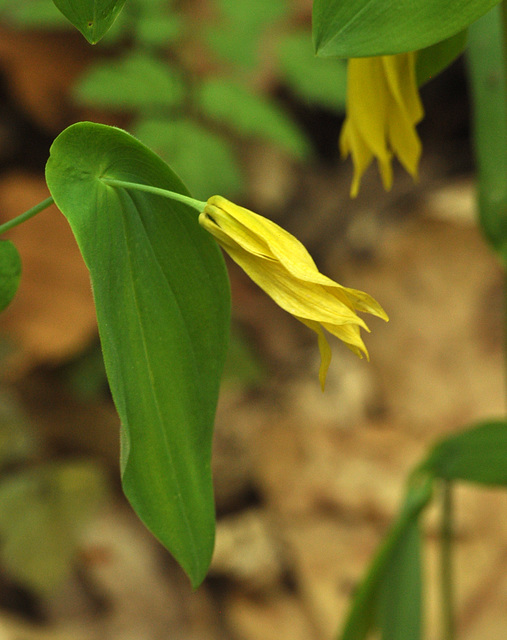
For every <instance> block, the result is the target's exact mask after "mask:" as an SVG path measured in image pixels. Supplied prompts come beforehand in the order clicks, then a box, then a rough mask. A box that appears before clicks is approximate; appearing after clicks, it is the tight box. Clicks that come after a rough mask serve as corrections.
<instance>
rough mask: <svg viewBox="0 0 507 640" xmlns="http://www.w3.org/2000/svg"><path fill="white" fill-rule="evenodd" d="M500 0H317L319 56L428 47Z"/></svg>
mask: <svg viewBox="0 0 507 640" xmlns="http://www.w3.org/2000/svg"><path fill="white" fill-rule="evenodd" d="M498 1H499V0H354V1H353V2H344V1H343V0H314V3H313V39H314V45H315V51H316V52H317V54H318V55H320V56H339V57H342V58H359V57H362V56H378V55H386V54H393V53H401V52H404V51H415V50H417V49H423V48H424V47H429V46H430V45H432V44H435V43H436V42H440V41H441V40H445V39H446V38H450V37H451V36H453V35H455V34H456V33H458V32H459V31H462V30H463V29H465V28H466V27H468V25H469V24H471V23H472V22H474V21H475V20H477V19H478V18H479V17H480V16H482V15H483V14H485V13H486V12H487V11H488V10H489V9H491V8H492V7H494V6H495V5H496V4H498Z"/></svg>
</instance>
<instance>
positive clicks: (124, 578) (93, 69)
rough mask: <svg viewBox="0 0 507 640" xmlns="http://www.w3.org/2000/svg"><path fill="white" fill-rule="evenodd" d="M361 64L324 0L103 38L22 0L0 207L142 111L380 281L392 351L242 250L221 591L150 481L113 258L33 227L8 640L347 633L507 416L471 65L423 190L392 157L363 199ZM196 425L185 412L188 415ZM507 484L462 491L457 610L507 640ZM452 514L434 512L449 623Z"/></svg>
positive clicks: (19, 395) (21, 328)
mask: <svg viewBox="0 0 507 640" xmlns="http://www.w3.org/2000/svg"><path fill="white" fill-rule="evenodd" d="M345 93H346V64H345V63H344V62H343V61H339V60H317V59H315V58H314V57H313V49H312V43H311V3H310V2H309V0H292V1H290V0H269V1H268V0H256V1H255V2H254V1H253V0H241V2H233V1H232V0H195V1H191V2H187V3H184V4H183V3H178V2H170V1H168V0H127V3H126V5H125V8H124V10H123V12H122V13H121V14H120V17H119V19H118V21H117V22H116V23H115V25H114V27H113V29H112V30H111V32H110V33H109V34H108V35H107V36H106V37H105V38H104V40H103V41H102V42H101V43H100V44H98V45H96V46H94V47H91V46H90V45H88V44H87V43H86V42H85V40H84V39H83V38H82V36H81V35H80V34H79V33H77V32H76V31H75V30H74V29H73V28H72V27H71V26H70V25H69V24H68V23H67V21H66V20H65V19H64V18H63V17H62V16H60V14H59V12H58V11H57V10H56V9H55V8H54V6H53V4H52V2H50V0H0V220H1V221H6V220H8V219H10V218H12V217H14V216H16V215H18V214H20V213H22V212H23V211H24V210H26V209H28V208H30V207H31V206H33V205H34V204H36V203H38V202H39V201H40V200H42V199H44V198H46V197H47V195H48V193H47V189H46V186H45V182H44V166H45V162H46V160H47V157H48V153H49V146H50V144H51V142H52V140H53V139H54V138H55V137H56V136H57V135H58V133H60V131H61V130H62V129H64V128H65V127H66V126H68V125H70V124H72V123H73V122H77V121H80V120H92V121H96V122H102V123H105V124H112V125H117V126H121V127H123V128H125V129H127V130H128V131H129V132H131V133H133V134H134V135H136V136H138V137H139V138H140V139H141V140H142V141H143V142H144V143H145V144H147V145H148V146H150V147H152V148H153V149H154V150H155V151H156V152H157V153H159V154H160V155H161V156H163V157H164V159H165V160H166V161H167V162H169V164H170V165H171V167H172V168H173V169H174V170H175V171H176V172H177V173H178V174H179V175H180V177H181V178H182V179H183V181H184V182H185V183H186V184H187V186H188V187H189V189H190V191H191V192H192V194H193V195H194V196H195V197H196V198H200V199H207V198H208V197H209V196H211V195H213V194H215V193H218V194H221V195H223V196H225V197H227V198H229V199H231V200H234V201H236V202H237V203H240V204H242V205H244V206H247V207H248V208H250V209H252V210H254V211H257V212H259V213H261V214H262V215H264V216H266V217H269V218H271V219H274V220H276V221H277V222H278V223H280V224H282V225H283V226H284V227H285V228H287V229H288V230H289V231H291V232H292V233H293V234H294V235H296V236H297V237H298V238H300V239H301V240H302V241H303V242H304V244H305V245H306V246H307V248H308V249H309V251H310V252H311V253H312V255H313V256H314V258H315V259H316V262H317V264H318V265H319V267H320V269H321V271H323V272H324V273H326V274H328V275H329V276H331V277H332V278H334V279H336V280H337V281H338V282H340V283H341V284H343V285H345V286H350V287H354V288H358V289H362V290H364V291H367V292H368V293H370V294H371V295H372V296H374V297H375V298H376V299H377V300H379V302H380V303H381V304H382V305H383V306H384V308H385V309H386V311H387V312H388V314H389V316H390V319H391V320H390V323H389V324H387V325H385V324H384V323H383V322H381V321H379V320H376V319H371V320H369V322H368V324H369V326H370V328H371V330H372V333H371V335H367V336H366V339H365V340H366V343H367V346H368V349H369V351H370V357H371V362H370V363H367V362H365V361H364V360H358V359H357V358H356V357H355V356H354V355H353V354H352V353H350V352H349V351H348V350H347V349H346V348H345V347H344V346H343V345H342V344H341V343H339V342H338V341H334V343H333V344H332V348H333V361H332V364H331V368H330V372H329V376H328V383H327V388H326V392H325V393H324V394H322V392H321V391H320V386H319V382H318V376H317V373H318V365H319V354H318V349H317V344H316V341H315V340H314V337H313V334H311V332H309V331H308V330H307V329H306V328H305V327H303V326H302V325H300V323H298V322H296V321H295V320H294V319H293V318H292V317H290V316H288V315H285V314H284V312H283V311H281V310H280V309H279V308H278V307H276V306H275V304H274V303H272V302H271V300H270V299H268V298H267V297H266V296H265V295H264V294H263V293H262V292H261V291H260V290H258V289H257V288H256V287H255V285H254V284H253V283H251V282H250V281H249V280H248V278H247V277H246V276H245V275H244V274H243V273H242V272H241V271H239V270H238V269H237V268H236V267H235V265H233V264H229V263H228V266H229V268H230V277H231V284H232V291H233V326H232V338H231V345H230V352H229V360H228V363H227V367H226V372H225V376H224V383H223V388H222V393H221V399H220V405H219V410H218V416H217V422H216V435H215V446H214V458H213V467H214V477H215V487H216V505H217V513H218V530H217V544H216V552H215V557H214V561H213V564H212V568H211V571H210V574H209V577H208V578H207V579H206V581H205V583H204V585H203V586H202V587H201V588H200V589H199V590H198V591H197V592H195V593H193V592H192V590H191V588H190V585H189V583H188V580H187V579H186V577H185V576H184V575H183V574H182V572H181V570H180V569H179V568H178V567H177V566H176V564H175V563H174V561H173V560H172V559H171V558H170V556H169V555H168V554H167V552H165V551H164V549H162V547H161V546H160V545H159V544H158V543H157V541H156V540H155V539H154V538H153V537H152V536H151V535H150V534H149V533H148V532H147V531H146V530H145V529H144V527H143V525H142V524H141V523H140V522H139V521H138V519H137V517H136V516H135V514H134V513H133V512H132V510H131V509H130V507H129V505H128V504H127V502H126V500H125V499H124V498H123V496H122V493H121V489H120V481H119V469H118V455H119V436H118V432H119V424H118V419H117V416H116V413H115V410H114V407H113V404H112V402H111V398H110V395H109V392H108V388H107V382H106V378H105V374H104V369H103V364H102V359H101V354H100V348H99V345H98V338H97V329H96V322H95V313H94V307H93V302H92V297H91V291H90V285H89V280H88V275H87V271H86V268H85V266H84V263H83V262H82V259H81V257H80V254H79V252H78V249H77V246H76V244H75V242H74V240H73V237H72V235H71V233H70V230H69V228H68V226H67V223H66V221H65V219H64V218H63V216H62V215H61V214H60V213H59V212H58V211H57V210H56V209H54V208H52V209H49V210H47V211H45V212H43V213H41V214H40V215H39V216H37V217H36V218H34V219H32V220H31V221H29V222H28V223H26V224H24V225H22V226H20V227H17V228H16V229H14V230H12V231H11V232H10V234H9V236H8V237H10V238H11V239H12V240H13V241H14V242H15V244H16V245H17V247H18V249H19V251H20V254H21V257H22V260H23V276H22V283H21V287H20V289H19V291H18V294H17V296H16V298H15V300H14V302H13V304H12V305H11V306H10V307H9V308H8V309H7V310H6V311H5V312H4V313H3V314H2V315H1V316H0V640H38V639H41V640H42V639H44V640H67V639H69V640H70V639H72V640H99V639H100V640H120V639H121V640H131V639H132V640H134V639H135V640H138V639H143V640H166V639H170V640H198V639H199V640H215V639H217V640H218V639H220V640H257V639H258V640H261V639H262V640H279V639H281V638H286V637H290V638H292V640H303V639H304V640H331V639H332V638H333V637H335V634H336V632H337V630H338V629H339V628H340V626H341V624H343V621H344V617H345V615H346V611H347V606H348V603H349V600H350V597H351V595H352V594H353V593H354V590H355V588H356V585H357V584H358V581H359V580H360V578H361V576H362V574H363V572H364V571H365V570H366V567H367V565H368V562H369V560H370V558H371V556H372V554H373V552H374V551H375V549H376V547H377V545H378V543H379V541H380V540H381V538H382V535H383V533H384V532H385V531H386V529H387V527H388V526H389V523H390V522H391V521H392V519H393V517H394V516H395V514H396V511H397V508H398V504H399V501H400V499H401V496H402V492H403V486H404V482H405V479H406V477H407V475H408V473H409V472H410V470H411V468H412V467H413V466H414V465H415V464H416V463H417V462H418V461H419V460H420V459H421V458H422V457H423V456H424V453H425V451H426V450H427V448H428V447H429V446H430V445H431V444H432V443H433V442H434V441H435V440H436V439H437V438H438V437H439V436H441V435H444V434H446V433H451V432H452V431H454V430H457V429H460V428H462V427H464V426H466V425H467V424H470V423H472V422H474V421H476V420H478V419H481V418H488V417H492V416H493V417H494V416H498V415H499V414H501V413H503V411H504V400H503V395H504V393H503V389H504V375H503V356H502V348H503V326H502V325H503V307H504V302H503V282H502V275H501V270H500V267H499V265H498V264H497V261H496V259H495V258H494V256H493V255H492V254H491V252H490V251H489V249H488V247H487V246H486V244H485V242H484V241H483V239H482V237H481V236H480V233H479V231H478V230H477V228H476V225H475V220H474V217H475V204H474V198H475V196H474V162H473V152H472V142H471V140H470V131H469V118H470V113H469V104H468V98H467V86H466V64H465V62H464V61H463V60H458V61H457V62H456V63H455V64H454V65H453V66H452V67H450V68H449V69H448V70H447V71H446V72H445V73H444V74H443V75H441V76H440V77H438V78H436V79H435V80H433V81H432V82H431V83H430V84H429V85H427V86H426V87H425V88H424V89H423V92H422V97H423V102H424V106H425V110H426V118H425V120H424V121H423V123H422V124H421V126H420V127H419V131H420V134H421V137H422V140H423V145H424V155H423V159H422V163H421V168H420V178H419V180H418V182H417V183H416V184H414V183H413V182H412V180H411V179H410V178H409V177H408V176H407V175H405V174H404V173H403V171H401V170H400V169H399V168H398V167H396V171H395V176H396V177H395V184H394V187H393V190H392V191H391V192H390V193H385V192H383V191H382V189H381V184H380V180H379V178H378V174H377V171H376V169H375V168H373V169H371V170H370V171H369V172H368V173H367V175H366V176H365V178H364V179H363V183H362V188H361V192H360V195H359V197H358V198H357V199H356V200H353V201H352V200H350V199H349V196H348V194H349V188H350V180H351V174H352V171H351V166H350V163H348V162H347V163H342V162H341V161H340V159H339V153H338V146H337V140H338V135H339V131H340V127H341V124H342V122H343V118H344V105H345ZM182 428H184V427H183V426H182ZM506 508H507V498H506V496H505V495H504V493H503V492H501V491H485V490H483V489H476V488H473V487H462V486H460V487H459V489H458V490H457V506H456V516H457V529H456V541H457V561H456V572H457V601H458V605H459V612H458V630H459V633H460V636H459V637H460V638H463V639H464V640H475V639H477V640H478V639H479V638H481V639H484V638H489V637H497V638H498V637H503V634H504V630H505V628H506V624H507V606H506V604H507V578H506V575H507V572H506V569H507V517H505V515H502V514H505V513H507V511H506ZM437 535H438V524H437V518H436V513H434V512H433V511H430V513H429V516H428V518H427V535H426V560H427V562H426V578H427V583H428V589H427V604H428V608H429V615H428V624H427V626H428V637H429V638H437V637H438V624H437V623H438V612H437V611H435V602H436V591H435V584H434V583H435V579H434V578H435V575H434V574H435V549H436V537H437Z"/></svg>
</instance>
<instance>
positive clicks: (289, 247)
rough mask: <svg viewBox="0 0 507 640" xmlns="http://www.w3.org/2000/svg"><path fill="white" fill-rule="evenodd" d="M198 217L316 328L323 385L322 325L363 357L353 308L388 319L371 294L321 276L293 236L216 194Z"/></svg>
mask: <svg viewBox="0 0 507 640" xmlns="http://www.w3.org/2000/svg"><path fill="white" fill-rule="evenodd" d="M199 222H200V224H201V225H202V226H203V227H204V228H205V229H206V230H207V231H209V232H210V233H211V234H212V235H213V236H214V237H215V239H216V240H217V241H218V243H219V244H220V245H221V246H222V248H223V249H224V250H225V251H226V252H227V253H228V254H229V255H230V257H231V258H232V259H233V260H234V261H235V262H236V263H237V264H239V266H240V267H241V268H242V269H243V270H244V271H245V272H246V273H247V274H248V275H249V276H250V278H251V279H252V280H253V281H254V282H255V283H256V284H257V285H258V286H259V287H261V289H263V290H264V291H265V292H266V293H267V294H268V295H269V296H270V297H271V298H272V299H273V300H274V301H275V302H276V303H277V304H278V305H279V306H280V307H282V309H285V311H288V312H289V313H290V314H292V315H293V316H294V317H295V318H297V319H298V320H299V321H300V322H302V323H303V324H305V325H306V326H308V327H309V328H310V329H312V330H313V331H315V332H316V333H317V336H318V342H319V350H320V354H321V367H320V373H319V378H320V381H321V385H322V388H323V389H324V383H325V379H326V373H327V369H328V367H329V363H330V361H331V350H330V348H329V345H328V343H327V340H326V337H325V335H324V332H323V331H322V328H325V329H326V330H327V331H329V333H331V334H333V335H335V336H337V337H338V338H340V340H342V341H343V342H345V344H346V345H347V346H348V347H349V348H350V349H352V350H353V351H354V352H355V353H356V354H357V355H359V356H360V357H362V355H363V354H364V355H366V356H367V357H368V352H367V350H366V347H365V345H364V342H363V340H362V339H361V335H360V328H361V327H362V328H363V329H366V330H368V327H367V326H366V324H365V322H364V320H363V319H362V318H360V317H359V316H358V315H357V313H356V311H364V312H367V313H371V314H373V315H376V316H378V317H380V318H383V319H384V320H387V319H388V318H387V315H386V313H385V311H384V310H383V309H382V307H381V306H380V305H379V304H378V302H377V301H376V300H374V299H373V298H372V297H371V296H369V295H368V294H366V293H364V292H362V291H357V290H356V289H348V288H347V287H342V286H341V285H339V284H338V283H337V282H334V280H331V278H328V277H327V276H325V275H323V274H322V273H320V272H319V270H318V269H317V266H316V265H315V262H314V261H313V259H312V257H311V256H310V254H309V253H308V251H307V250H306V249H305V247H304V246H303V245H302V244H301V242H299V240H297V239H296V238H295V237H294V236H292V235H291V234H290V233H288V232H287V231H285V230H284V229H282V228H281V227H279V226H278V225H277V224H275V223H274V222H272V221H270V220H267V219H266V218H263V217H262V216H259V215H258V214H256V213H253V212H252V211H249V210H248V209H244V208H243V207H239V206H238V205H235V204H233V203H232V202H229V201H228V200H226V199H225V198H222V197H221V196H213V197H211V198H210V199H209V200H208V202H207V204H206V206H205V208H204V211H203V212H202V213H201V214H200V216H199Z"/></svg>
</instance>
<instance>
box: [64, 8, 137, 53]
mask: <svg viewBox="0 0 507 640" xmlns="http://www.w3.org/2000/svg"><path fill="white" fill-rule="evenodd" d="M53 2H54V4H55V6H56V7H57V8H58V9H59V10H60V11H61V12H62V13H63V15H64V16H65V17H66V18H67V20H69V22H71V23H72V24H73V25H74V26H75V27H76V29H78V30H79V31H81V33H82V34H83V35H84V37H85V38H86V39H87V40H88V42H89V43H90V44H96V43H97V42H98V41H99V40H100V39H101V38H102V37H103V36H104V35H105V34H106V33H107V31H108V30H109V28H110V27H111V25H112V24H113V22H114V21H115V20H116V18H117V16H118V14H119V13H120V11H121V10H122V8H123V5H124V4H125V0H53Z"/></svg>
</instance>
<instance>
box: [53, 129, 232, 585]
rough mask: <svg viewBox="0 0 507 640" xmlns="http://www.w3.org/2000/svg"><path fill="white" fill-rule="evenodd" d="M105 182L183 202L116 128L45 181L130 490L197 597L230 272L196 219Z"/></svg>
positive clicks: (67, 154) (190, 212)
mask: <svg viewBox="0 0 507 640" xmlns="http://www.w3.org/2000/svg"><path fill="white" fill-rule="evenodd" d="M101 177H108V178H112V179H117V180H124V181H134V182H138V183H142V184H147V185H152V186H155V187H159V188H162V189H168V190H170V191H176V192H178V193H183V194H185V193H187V192H186V189H185V187H184V186H183V184H182V183H181V181H180V180H179V178H178V177H177V176H176V175H175V174H174V173H173V172H172V171H171V169H170V168H169V167H168V166H167V165H166V164H165V163H164V162H163V161H162V160H161V159H160V158H159V157H158V156H157V155H156V154H154V153H153V152H152V151H150V150H149V149H148V148H147V147H145V146H144V145H142V144H141V143H140V142H139V141H138V140H136V139H135V138H133V137H132V136H130V135H129V134H127V133H125V132H124V131H121V130H120V129H116V128H113V127H107V126H104V125H98V124H93V123H78V124H76V125H73V126H71V127H69V128H68V129H66V130H65V131H64V132H63V133H61V134H60V135H59V136H58V138H57V139H56V140H55V142H54V143H53V145H52V147H51V156H50V159H49V161H48V164H47V169H46V180H47V183H48V186H49V189H50V191H51V194H52V195H53V197H54V199H55V202H56V204H57V206H58V207H59V208H60V210H61V211H62V212H63V213H64V215H65V216H66V217H67V219H68V221H69V223H70V226H71V227H72V230H73V232H74V235H75V236H76V239H77V242H78V244H79V247H80V249H81V253H82V254H83V257H84V260H85V262H86V264H87V266H88V268H89V270H90V275H91V280H92V287H93V294H94V298H95V304H96V308H97V319H98V323H99V332H100V337H101V342H102V349H103V353H104V362H105V365H106V371H107V375H108V379H109V383H110V387H111V391H112V395H113V398H114V400H115V403H116V407H117V409H118V413H119V415H120V418H121V422H122V455H121V469H122V482H123V488H124V491H125V494H126V495H127V497H128V499H129V500H130V502H131V504H132V506H133V507H134V509H135V510H136V511H137V513H138V515H139V516H140V517H141V519H142V520H143V521H144V523H145V524H146V525H147V526H148V528H149V529H151V531H152V532H153V533H154V534H155V535H156V536H157V537H158V538H159V539H160V540H161V542H162V543H163V544H164V545H165V546H166V547H167V548H168V549H169V550H170V551H171V553H172V554H173V555H174V556H175V558H176V560H177V561H178V562H179V563H180V565H181V566H182V567H183V568H184V569H185V571H186V572H187V574H188V575H189V577H190V579H191V581H192V583H193V585H194V586H196V585H198V584H199V583H200V582H201V581H202V579H203V578H204V576H205V574H206V571H207V568H208V566H209V562H210V559H211V555H212V551H213V544H214V530H215V514H214V503H213V489H212V481H211V470H210V460H211V439H212V432H213V422H214V414H215V409H216V402H217V397H218V389H219V382H220V376H221V373H222V368H223V363H224V359H225V354H226V349H227V336H228V325H229V306H230V303H229V288H228V279H227V274H226V271H225V266H224V261H223V258H222V256H221V253H220V251H219V249H218V246H217V245H216V243H215V242H214V240H213V239H212V238H211V236H209V235H208V234H207V233H206V232H205V231H204V230H203V229H202V228H201V227H200V225H199V224H198V221H197V218H198V212H197V211H196V210H194V209H191V208H189V207H188V206H187V205H184V204H181V203H178V202H176V201H174V200H168V199H166V198H162V197H160V196H157V195H152V194H148V193H145V192H140V191H137V190H132V189H128V190H127V189H123V188H113V187H110V186H106V185H105V184H104V183H103V182H101Z"/></svg>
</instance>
